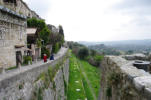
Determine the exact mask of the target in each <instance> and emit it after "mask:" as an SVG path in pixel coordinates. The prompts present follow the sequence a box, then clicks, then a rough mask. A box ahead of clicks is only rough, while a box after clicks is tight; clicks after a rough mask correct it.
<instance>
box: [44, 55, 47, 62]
mask: <svg viewBox="0 0 151 100" xmlns="http://www.w3.org/2000/svg"><path fill="white" fill-rule="evenodd" d="M43 60H44V62H47V55H46V54H44V57H43Z"/></svg>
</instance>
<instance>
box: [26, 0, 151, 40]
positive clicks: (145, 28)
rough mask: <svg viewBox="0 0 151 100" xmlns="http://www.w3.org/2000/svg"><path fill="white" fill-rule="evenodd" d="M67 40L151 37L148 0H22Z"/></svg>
mask: <svg viewBox="0 0 151 100" xmlns="http://www.w3.org/2000/svg"><path fill="white" fill-rule="evenodd" d="M24 1H25V2H26V3H27V4H28V5H29V7H30V8H31V9H33V10H34V11H36V12H37V13H38V14H39V15H40V16H41V17H42V18H44V19H45V20H46V23H47V24H53V25H56V26H58V25H59V24H60V25H62V26H63V28H64V31H65V38H66V40H72V41H113V40H133V39H151V0H24Z"/></svg>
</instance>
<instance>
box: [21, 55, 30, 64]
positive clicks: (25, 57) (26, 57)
mask: <svg viewBox="0 0 151 100" xmlns="http://www.w3.org/2000/svg"><path fill="white" fill-rule="evenodd" d="M23 59H24V61H23V64H26V65H27V64H28V62H30V63H32V57H31V56H24V57H23Z"/></svg>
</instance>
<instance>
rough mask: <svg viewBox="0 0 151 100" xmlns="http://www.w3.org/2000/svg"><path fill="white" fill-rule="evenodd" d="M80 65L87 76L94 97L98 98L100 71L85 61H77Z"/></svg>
mask: <svg viewBox="0 0 151 100" xmlns="http://www.w3.org/2000/svg"><path fill="white" fill-rule="evenodd" d="M79 61H80V62H81V64H82V67H83V69H84V71H85V73H86V75H87V78H88V80H89V81H90V84H91V85H92V88H93V90H94V92H95V95H96V97H98V94H99V90H100V79H101V77H100V69H99V68H97V67H94V66H92V65H90V64H89V63H88V62H86V61H82V60H79Z"/></svg>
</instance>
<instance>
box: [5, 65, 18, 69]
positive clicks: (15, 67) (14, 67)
mask: <svg viewBox="0 0 151 100" xmlns="http://www.w3.org/2000/svg"><path fill="white" fill-rule="evenodd" d="M13 69H17V66H13V67H9V68H7V69H6V70H13Z"/></svg>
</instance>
